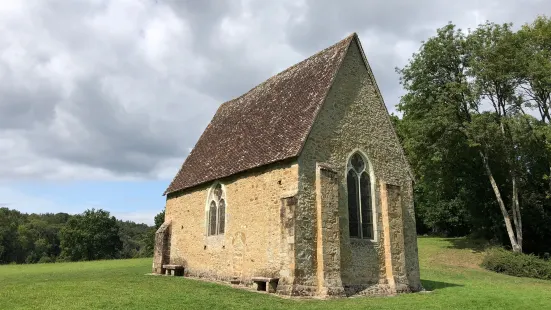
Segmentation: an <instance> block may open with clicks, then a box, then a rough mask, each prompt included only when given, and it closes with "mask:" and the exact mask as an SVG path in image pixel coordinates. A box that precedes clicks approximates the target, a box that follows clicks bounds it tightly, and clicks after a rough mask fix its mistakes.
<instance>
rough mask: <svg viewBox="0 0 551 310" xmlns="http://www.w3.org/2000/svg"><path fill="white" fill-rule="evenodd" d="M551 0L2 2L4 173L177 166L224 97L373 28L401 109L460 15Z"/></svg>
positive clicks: (374, 57)
mask: <svg viewBox="0 0 551 310" xmlns="http://www.w3.org/2000/svg"><path fill="white" fill-rule="evenodd" d="M549 9H551V4H549V3H548V2H546V1H540V0H530V1H524V2H522V3H521V2H518V1H511V0H509V1H505V2H503V1H495V0H494V1H478V0H467V1H464V2H457V1H438V0H424V1H416V2H404V1H398V0H386V1H354V0H349V1H346V3H343V2H335V1H328V0H326V1H322V0H316V1H312V0H310V1H308V0H301V1H292V0H285V1H277V2H266V1H259V0H257V1H255V0H242V1H231V2H230V1H227V2H221V1H179V0H159V1H155V0H119V1H107V0H82V1H62V0H43V1H34V0H19V1H3V2H2V3H1V4H0V98H2V100H0V163H1V164H0V179H4V180H16V179H33V180H41V179H56V180H59V179H66V180H81V179H95V180H97V179H100V180H101V179H110V180H112V179H123V180H124V179H144V178H146V179H151V178H162V179H167V180H170V179H172V177H173V175H174V174H175V173H176V170H177V169H178V168H179V166H180V165H181V162H182V161H183V159H184V157H185V156H186V155H187V154H188V152H189V149H190V148H191V147H193V145H194V144H195V142H196V140H197V138H198V137H199V135H200V133H201V132H202V130H203V129H204V128H205V126H206V125H207V123H208V121H209V120H210V119H211V117H212V115H213V113H214V112H215V110H216V108H217V107H218V105H219V104H220V103H221V102H223V101H225V100H229V99H231V98H233V97H236V96H239V95H240V94H242V93H243V92H245V91H247V90H249V89H250V88H252V87H253V86H254V85H256V84H258V83H260V82H262V80H264V79H266V78H268V77H269V76H271V75H273V74H275V73H277V72H279V71H281V70H283V69H285V68H286V67H288V66H290V65H292V64H294V63H296V62H298V61H300V60H302V59H303V58H305V57H307V56H309V55H310V54H312V53H314V52H316V51H318V50H320V49H322V48H324V47H326V46H329V45H330V44H333V43H335V42H336V41H338V40H340V39H342V38H343V37H344V36H346V35H347V34H349V33H351V32H353V31H356V32H358V33H359V34H360V38H361V40H362V42H363V45H364V48H365V51H366V53H367V57H368V59H369V60H370V62H371V65H372V67H373V70H374V72H375V75H376V77H377V80H378V84H379V86H380V87H381V89H382V91H383V96H384V97H385V101H386V103H387V106H388V107H389V110H391V111H393V110H394V105H395V104H396V103H397V102H398V99H399V96H400V94H401V89H400V87H399V84H398V76H397V75H396V73H395V72H394V68H395V67H396V66H403V65H404V64H405V63H406V62H407V59H408V58H409V57H410V55H411V53H413V52H415V51H416V50H417V49H418V46H419V44H420V43H419V42H420V41H421V40H423V39H426V38H427V37H428V36H430V35H432V34H434V32H435V29H436V28H437V27H441V26H443V25H445V24H446V23H447V22H448V21H453V22H455V23H457V24H458V25H459V26H460V27H462V28H469V27H471V28H472V27H474V26H476V24H477V23H479V22H482V21H484V20H485V19H491V20H494V21H496V22H507V21H512V22H515V23H516V24H517V25H518V24H522V23H525V22H529V21H531V20H532V19H533V18H534V17H535V16H536V14H539V13H542V12H547V11H549Z"/></svg>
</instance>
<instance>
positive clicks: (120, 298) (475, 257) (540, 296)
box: [0, 238, 551, 309]
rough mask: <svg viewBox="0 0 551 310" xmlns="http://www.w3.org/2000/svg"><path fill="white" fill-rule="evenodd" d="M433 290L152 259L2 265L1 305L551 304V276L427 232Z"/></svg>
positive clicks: (424, 246) (426, 276)
mask: <svg viewBox="0 0 551 310" xmlns="http://www.w3.org/2000/svg"><path fill="white" fill-rule="evenodd" d="M419 252H420V262H421V278H422V280H423V285H424V286H425V288H427V289H428V290H432V292H431V293H428V294H427V293H422V294H405V295H400V296H397V297H389V298H364V297H362V298H348V299H338V300H329V301H320V300H289V299H283V298H279V297H275V296H269V295H266V294H259V293H254V292H249V291H245V290H240V289H234V288H231V287H229V286H225V285H218V284H212V283H206V282H201V281H197V280H192V279H185V278H169V277H154V276H146V275H145V274H146V273H148V272H150V268H151V260H150V259H131V260H118V261H96V262H83V263H60V264H38V265H17V266H15V265H11V266H0V309H36V308H40V309H98V308H102V309H228V308H232V309H340V308H346V309H521V308H522V309H549V308H551V282H550V281H541V280H534V279H527V278H515V277H510V276H505V275H501V274H496V273H492V272H489V271H486V270H483V269H481V268H480V267H478V264H479V262H480V260H481V258H482V256H483V252H482V248H481V247H479V246H477V245H476V244H473V243H472V242H468V241H467V240H465V239H443V238H419Z"/></svg>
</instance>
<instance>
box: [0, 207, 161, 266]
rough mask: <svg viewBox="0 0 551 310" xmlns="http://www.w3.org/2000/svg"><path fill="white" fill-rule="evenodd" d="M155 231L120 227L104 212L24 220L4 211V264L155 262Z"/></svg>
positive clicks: (0, 245)
mask: <svg viewBox="0 0 551 310" xmlns="http://www.w3.org/2000/svg"><path fill="white" fill-rule="evenodd" d="M163 221H164V211H163V212H162V213H160V214H158V215H157V216H156V217H155V226H148V225H146V224H137V223H134V222H132V221H121V220H118V219H116V218H115V217H114V216H111V215H110V214H109V212H107V211H104V210H101V209H100V210H95V209H91V210H86V211H85V212H84V213H82V214H77V215H69V214H67V213H55V214H54V213H46V214H25V213H21V212H19V211H17V210H10V209H8V208H0V264H9V263H18V264H22V263H27V264H30V263H47V262H62V261H83V260H97V259H117V258H138V257H151V256H153V246H154V235H155V230H156V228H157V227H158V226H160V225H161V224H162V222H163Z"/></svg>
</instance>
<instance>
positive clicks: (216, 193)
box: [207, 183, 226, 236]
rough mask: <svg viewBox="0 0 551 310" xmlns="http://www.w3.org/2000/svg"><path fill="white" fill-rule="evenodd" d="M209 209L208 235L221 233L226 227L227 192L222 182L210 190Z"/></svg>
mask: <svg viewBox="0 0 551 310" xmlns="http://www.w3.org/2000/svg"><path fill="white" fill-rule="evenodd" d="M208 203H209V204H208V210H207V219H208V225H207V235H208V236H214V235H221V234H223V233H224V231H225V228H226V193H225V192H224V189H223V188H222V185H221V184H220V183H217V184H216V185H215V186H214V187H213V188H212V189H211V191H210V194H209V199H208Z"/></svg>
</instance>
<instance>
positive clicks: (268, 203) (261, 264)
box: [165, 162, 298, 284]
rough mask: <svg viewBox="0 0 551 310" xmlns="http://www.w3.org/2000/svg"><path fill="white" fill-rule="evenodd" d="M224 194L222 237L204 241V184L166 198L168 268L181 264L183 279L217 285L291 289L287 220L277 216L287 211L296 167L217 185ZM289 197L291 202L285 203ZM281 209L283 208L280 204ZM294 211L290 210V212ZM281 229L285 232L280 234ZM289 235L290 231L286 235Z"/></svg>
mask: <svg viewBox="0 0 551 310" xmlns="http://www.w3.org/2000/svg"><path fill="white" fill-rule="evenodd" d="M220 183H221V184H222V185H223V188H224V190H225V193H226V226H225V233H224V234H223V235H218V236H209V237H207V236H206V231H207V228H206V225H207V224H206V223H207V219H206V205H207V196H208V193H209V189H210V187H211V185H212V184H206V185H205V186H201V187H198V188H194V189H192V190H190V191H184V192H181V193H179V194H176V195H174V194H173V195H169V197H168V198H167V202H166V215H165V217H166V221H171V242H170V243H171V249H170V263H171V264H182V265H184V266H185V267H186V274H187V275H192V276H197V277H207V278H210V279H219V280H234V279H237V280H240V281H243V282H245V283H247V282H250V280H251V277H253V276H268V277H279V276H280V271H282V270H284V271H286V272H287V273H286V274H284V275H283V276H284V277H287V278H285V279H282V282H283V283H291V284H292V283H293V279H292V276H293V273H294V272H293V271H292V266H289V264H292V263H293V261H292V260H290V258H292V257H293V254H292V253H289V251H294V247H293V244H289V241H291V242H292V241H293V240H288V239H289V238H287V236H284V234H288V233H292V229H293V227H292V226H293V224H292V223H291V224H289V223H287V225H291V227H287V228H286V227H285V225H284V224H285V221H288V220H289V218H291V219H293V216H292V214H293V212H291V213H290V214H288V213H285V212H282V210H284V206H285V207H287V208H289V203H288V202H289V201H291V202H292V201H293V199H294V198H293V197H294V196H295V195H296V191H297V184H298V166H297V164H296V163H294V162H287V163H279V164H275V165H271V166H269V167H264V168H263V169H256V170H255V171H250V172H248V173H245V174H242V175H237V176H234V177H230V178H227V179H223V180H220ZM289 197H291V199H290V200H289ZM284 203H285V204H284ZM293 208H294V207H293ZM282 227H283V228H284V229H287V230H285V231H282ZM289 230H291V231H289Z"/></svg>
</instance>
